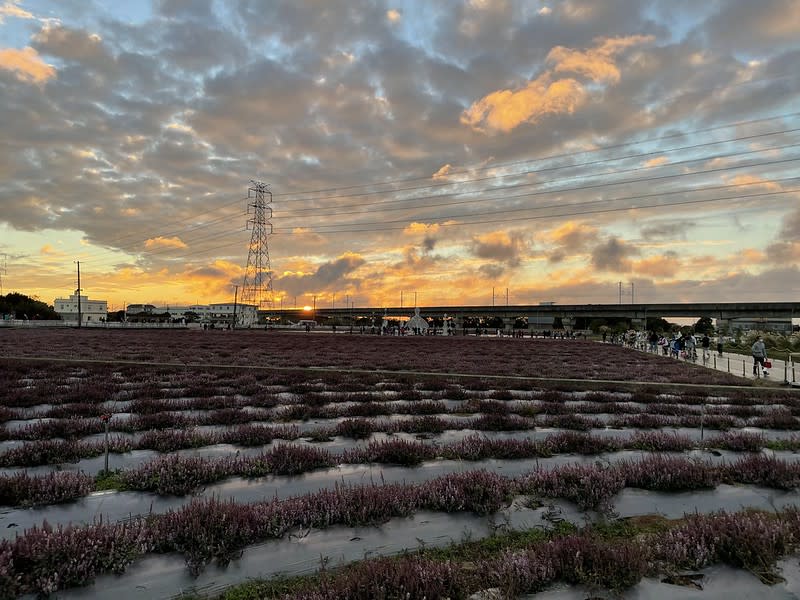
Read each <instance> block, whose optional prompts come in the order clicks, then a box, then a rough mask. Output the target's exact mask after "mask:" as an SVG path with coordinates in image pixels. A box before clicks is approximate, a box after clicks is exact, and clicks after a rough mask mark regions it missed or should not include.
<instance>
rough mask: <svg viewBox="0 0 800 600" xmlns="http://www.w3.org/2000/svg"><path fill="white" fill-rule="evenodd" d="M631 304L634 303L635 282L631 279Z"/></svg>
mask: <svg viewBox="0 0 800 600" xmlns="http://www.w3.org/2000/svg"><path fill="white" fill-rule="evenodd" d="M631 304H633V282H632V281H631Z"/></svg>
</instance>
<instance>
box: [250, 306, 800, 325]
mask: <svg viewBox="0 0 800 600" xmlns="http://www.w3.org/2000/svg"><path fill="white" fill-rule="evenodd" d="M265 313H266V314H269V315H271V316H273V317H280V318H281V319H282V320H285V321H286V320H288V321H295V322H296V321H298V320H300V319H311V318H313V319H315V320H317V321H319V322H320V323H321V324H325V323H334V322H335V323H340V324H345V323H350V322H351V321H352V320H358V319H364V318H365V317H366V318H374V319H377V318H382V317H384V316H386V317H388V318H390V319H391V318H392V317H395V318H397V317H409V316H411V315H413V314H414V308H413V307H399V306H390V307H377V306H376V307H363V306H358V307H353V308H323V307H316V309H315V310H314V311H313V314H312V311H306V310H303V309H301V308H291V309H283V310H271V311H265ZM420 314H421V315H422V316H423V317H436V318H445V317H447V318H452V319H453V320H454V321H455V323H456V327H457V328H458V329H461V328H463V325H464V320H465V319H466V320H467V322H469V323H471V322H472V321H473V320H474V319H482V320H484V321H486V320H489V319H492V318H499V319H502V321H503V324H504V327H505V328H511V327H513V325H514V323H515V322H516V320H517V319H520V318H522V319H526V320H527V322H528V327H529V328H539V329H540V328H549V327H551V326H552V323H553V321H554V319H556V318H559V319H561V321H562V323H563V324H564V326H565V327H567V328H571V327H572V326H573V325H575V324H577V323H584V324H585V323H588V322H589V321H591V320H593V319H630V320H631V321H632V322H633V323H634V324H643V323H644V322H645V319H648V318H650V319H651V318H659V317H660V318H670V317H688V318H695V319H697V318H700V317H709V318H711V319H714V320H716V321H717V322H718V323H721V324H725V323H727V322H729V321H731V320H735V319H741V320H747V321H756V322H757V321H759V320H766V319H769V320H791V319H793V318H800V302H705V303H696V302H692V303H682V302H673V303H635V304H529V305H524V304H514V305H503V306H424V307H420Z"/></svg>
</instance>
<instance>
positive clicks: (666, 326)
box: [647, 317, 672, 332]
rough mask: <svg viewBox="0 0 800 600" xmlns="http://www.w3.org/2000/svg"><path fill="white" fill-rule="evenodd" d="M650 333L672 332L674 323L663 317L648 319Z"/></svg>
mask: <svg viewBox="0 0 800 600" xmlns="http://www.w3.org/2000/svg"><path fill="white" fill-rule="evenodd" d="M647 329H648V331H658V332H669V331H672V323H670V322H669V321H667V320H666V319H662V318H661V317H648V318H647Z"/></svg>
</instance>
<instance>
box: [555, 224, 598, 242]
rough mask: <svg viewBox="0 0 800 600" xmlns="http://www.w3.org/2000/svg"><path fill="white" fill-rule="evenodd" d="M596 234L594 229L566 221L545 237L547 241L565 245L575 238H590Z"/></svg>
mask: <svg viewBox="0 0 800 600" xmlns="http://www.w3.org/2000/svg"><path fill="white" fill-rule="evenodd" d="M596 233H597V228H596V227H592V226H591V225H585V224H583V223H578V222H577V221H567V222H566V223H564V224H563V225H560V226H558V227H556V228H555V229H553V230H551V231H550V232H549V233H547V234H546V237H547V239H548V240H549V241H552V242H555V243H565V242H568V241H572V240H574V239H575V238H576V237H581V238H583V237H590V236H593V235H594V234H596Z"/></svg>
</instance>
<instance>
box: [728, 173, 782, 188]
mask: <svg viewBox="0 0 800 600" xmlns="http://www.w3.org/2000/svg"><path fill="white" fill-rule="evenodd" d="M729 181H730V183H732V184H735V185H757V186H761V187H763V188H764V189H765V190H769V191H771V192H777V191H778V190H780V189H781V186H779V185H778V184H777V183H775V182H774V181H769V180H768V179H764V178H762V177H759V176H758V175H746V174H745V175H737V176H736V177H732V178H731V179H730V180H729Z"/></svg>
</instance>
